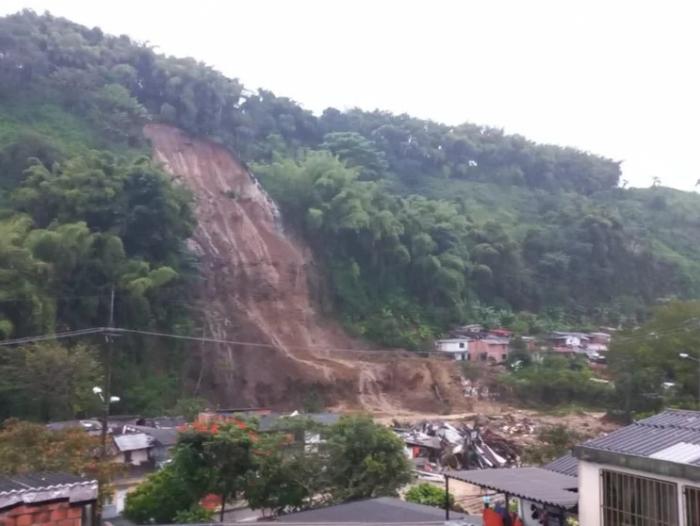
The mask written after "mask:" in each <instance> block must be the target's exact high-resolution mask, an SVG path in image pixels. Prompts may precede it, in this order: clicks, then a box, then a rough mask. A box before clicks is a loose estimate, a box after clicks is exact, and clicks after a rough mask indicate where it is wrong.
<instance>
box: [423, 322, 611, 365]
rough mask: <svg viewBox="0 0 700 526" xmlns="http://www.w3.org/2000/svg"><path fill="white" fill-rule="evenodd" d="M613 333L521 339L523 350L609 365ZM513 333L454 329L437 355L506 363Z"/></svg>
mask: <svg viewBox="0 0 700 526" xmlns="http://www.w3.org/2000/svg"><path fill="white" fill-rule="evenodd" d="M610 339H611V335H610V332H603V331H600V332H591V333H583V332H563V331H555V332H552V333H550V334H548V335H546V336H545V337H543V338H535V337H533V336H521V337H519V340H520V341H521V346H522V347H523V348H524V349H525V350H527V351H529V352H540V353H541V352H545V351H552V352H556V353H559V354H565V355H577V354H581V355H585V356H586V357H587V358H588V360H589V361H591V362H592V363H606V352H607V350H608V347H609V345H610ZM513 341H514V336H513V333H512V331H509V330H508V329H503V328H497V329H485V328H484V327H483V326H481V325H478V324H471V325H464V326H462V327H457V328H455V329H452V330H451V331H450V332H449V334H448V337H447V338H443V339H440V340H436V341H435V344H434V347H435V351H437V352H440V353H446V354H447V355H449V356H450V357H451V358H453V359H454V360H458V361H470V362H485V363H492V364H493V363H503V362H505V361H506V359H507V358H508V354H509V353H510V352H511V350H512V349H513V347H514V346H513Z"/></svg>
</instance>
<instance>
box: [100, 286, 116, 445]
mask: <svg viewBox="0 0 700 526" xmlns="http://www.w3.org/2000/svg"><path fill="white" fill-rule="evenodd" d="M107 327H108V329H112V328H114V285H112V289H111V291H110V295H109V322H108V324H107ZM112 336H113V335H112V332H111V331H107V332H106V333H105V342H106V344H107V361H106V363H105V386H104V395H103V396H104V399H103V404H104V407H103V411H102V458H103V459H105V458H107V425H108V422H109V404H110V403H111V398H112V347H113V342H112Z"/></svg>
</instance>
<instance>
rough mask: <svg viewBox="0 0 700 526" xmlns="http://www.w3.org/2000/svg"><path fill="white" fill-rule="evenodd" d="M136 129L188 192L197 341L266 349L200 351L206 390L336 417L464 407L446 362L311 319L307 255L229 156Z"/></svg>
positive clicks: (174, 134) (236, 400)
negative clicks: (331, 410) (317, 405)
mask: <svg viewBox="0 0 700 526" xmlns="http://www.w3.org/2000/svg"><path fill="white" fill-rule="evenodd" d="M144 133H145V135H146V136H147V137H148V138H149V139H150V141H151V143H152V146H153V152H154V158H155V159H156V160H157V161H159V162H160V163H162V165H163V167H164V169H165V170H167V171H168V172H169V173H170V174H172V175H173V176H174V177H175V178H176V179H177V180H178V181H179V182H180V183H181V184H183V185H185V186H186V187H188V188H189V189H190V190H191V191H192V192H193V194H194V196H195V200H196V215H197V219H198V226H197V229H196V231H195V233H194V235H193V238H192V240H191V246H192V249H193V250H194V252H195V253H196V254H197V255H198V256H199V258H200V272H201V277H202V281H201V285H200V286H199V290H198V295H199V298H200V301H199V309H200V313H201V321H202V323H203V325H204V328H205V329H204V336H207V337H210V338H217V339H222V340H228V341H239V342H255V343H259V344H267V345H269V347H260V346H251V345H233V344H208V345H203V346H202V348H201V352H202V357H201V359H202V365H203V367H202V368H201V372H202V373H203V374H202V376H201V378H200V379H199V383H200V384H201V386H202V388H203V389H205V390H206V392H207V394H209V395H211V396H213V397H214V398H215V399H216V400H217V401H218V402H219V403H220V404H222V405H236V406H241V405H251V404H252V405H263V406H270V407H279V408H293V407H294V408H298V407H299V405H300V404H301V403H302V401H303V400H304V399H305V397H307V396H308V394H309V393H311V392H316V393H318V394H319V395H320V396H321V397H322V398H323V399H324V401H325V402H326V403H330V404H334V405H336V407H337V408H338V409H344V410H353V409H363V410H369V411H372V412H377V413H384V414H394V413H397V412H401V411H403V410H413V411H445V410H447V409H450V408H451V409H455V410H459V409H460V408H465V406H466V405H467V402H466V401H465V400H464V398H463V396H462V392H461V387H460V381H459V376H458V373H457V371H456V369H455V367H454V363H451V362H445V361H442V360H429V359H421V358H417V357H415V356H413V355H411V354H410V353H407V352H403V351H391V352H385V351H381V350H371V349H369V348H368V346H367V345H366V344H364V343H363V342H359V341H357V340H355V339H353V338H350V337H349V336H347V335H346V334H345V333H344V332H343V330H342V328H341V327H340V326H339V325H338V324H336V323H334V322H333V321H331V320H327V319H323V317H322V316H320V315H319V313H318V312H317V311H316V309H315V308H314V304H313V302H312V300H311V296H312V295H311V291H310V290H309V282H310V279H311V278H313V277H314V270H313V269H314V263H313V259H312V257H311V253H310V251H309V250H308V248H307V247H306V246H305V245H304V244H303V243H302V242H300V241H299V240H296V239H292V238H291V237H290V236H288V235H285V233H284V231H283V228H282V220H281V216H280V213H279V211H278V209H277V206H276V205H275V203H274V202H273V201H272V199H271V198H270V197H269V196H268V195H267V194H266V193H265V191H264V190H263V189H262V187H261V186H260V184H259V183H258V181H257V180H256V179H255V177H254V176H253V175H252V174H251V173H250V172H249V171H248V170H247V169H246V168H245V167H244V166H243V165H242V164H241V163H240V162H239V161H238V160H237V159H235V157H234V156H233V155H232V154H231V153H230V152H229V151H227V150H226V149H225V148H223V147H221V146H219V145H217V144H215V143H213V142H209V141H204V140H199V139H194V138H191V137H189V136H187V135H186V134H185V133H183V132H182V131H180V130H178V129H176V128H173V127H170V126H166V125H161V124H149V125H147V126H146V127H145V129H144ZM195 376H196V374H195Z"/></svg>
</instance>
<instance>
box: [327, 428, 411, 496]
mask: <svg viewBox="0 0 700 526" xmlns="http://www.w3.org/2000/svg"><path fill="white" fill-rule="evenodd" d="M324 449H325V452H326V454H327V455H328V460H327V465H326V472H327V477H328V482H329V484H330V490H329V491H330V493H331V494H332V496H333V498H334V499H335V500H340V501H344V500H351V499H362V498H372V497H379V496H390V495H395V494H396V493H397V491H398V489H399V488H400V487H401V486H403V485H405V484H407V483H408V482H410V480H411V478H412V470H411V466H410V465H409V462H408V460H407V459H406V456H405V455H404V452H403V442H402V441H401V439H399V438H398V437H397V436H396V434H394V433H393V432H392V431H391V430H390V429H387V428H386V427H384V426H381V425H379V424H376V423H374V422H373V421H372V419H371V418H370V417H369V416H346V417H343V418H341V420H340V422H338V423H337V424H335V425H334V426H332V427H331V428H330V429H329V431H328V434H327V443H326V445H325V448H324Z"/></svg>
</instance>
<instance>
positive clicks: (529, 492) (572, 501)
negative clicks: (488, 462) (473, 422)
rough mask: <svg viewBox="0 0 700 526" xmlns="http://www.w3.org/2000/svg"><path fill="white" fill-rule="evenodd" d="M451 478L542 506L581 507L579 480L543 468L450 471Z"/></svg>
mask: <svg viewBox="0 0 700 526" xmlns="http://www.w3.org/2000/svg"><path fill="white" fill-rule="evenodd" d="M446 475H448V476H449V477H450V478H454V479H457V480H462V481H464V482H469V483H470V484H476V485H477V486H480V487H482V488H488V489H492V490H494V491H498V492H500V493H508V494H509V495H512V496H514V497H522V498H524V499H528V500H531V501H534V502H540V503H542V504H551V505H553V506H558V507H560V508H565V509H569V508H572V507H574V506H576V505H577V504H578V493H577V489H578V479H577V478H576V477H571V476H569V475H563V474H561V473H557V472H554V471H550V470H547V469H543V468H511V469H474V470H469V471H451V472H448V473H446Z"/></svg>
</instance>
